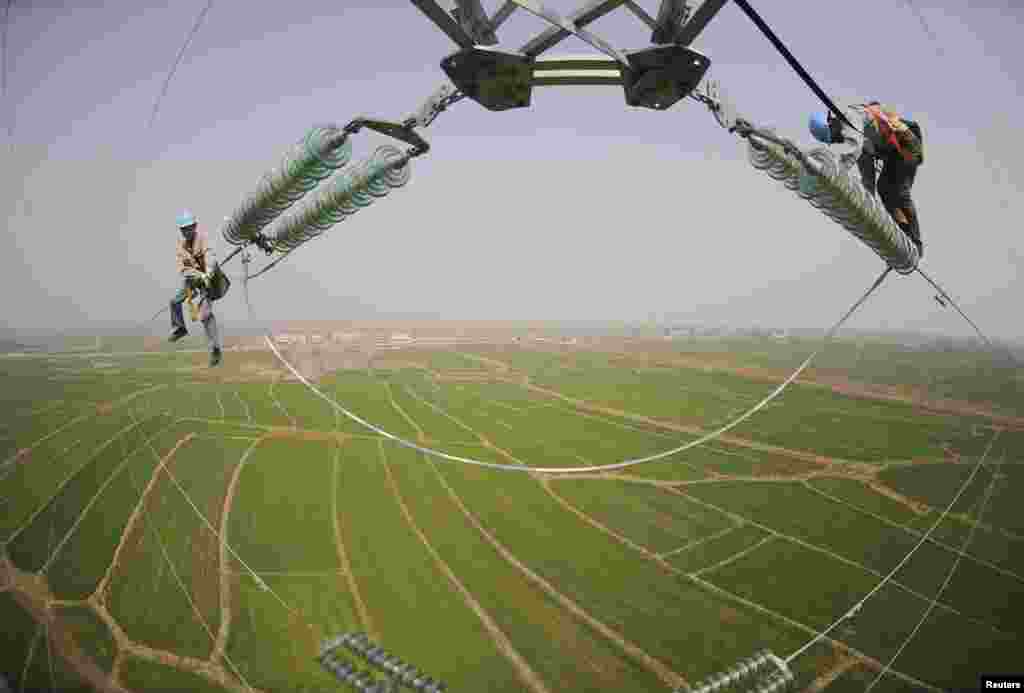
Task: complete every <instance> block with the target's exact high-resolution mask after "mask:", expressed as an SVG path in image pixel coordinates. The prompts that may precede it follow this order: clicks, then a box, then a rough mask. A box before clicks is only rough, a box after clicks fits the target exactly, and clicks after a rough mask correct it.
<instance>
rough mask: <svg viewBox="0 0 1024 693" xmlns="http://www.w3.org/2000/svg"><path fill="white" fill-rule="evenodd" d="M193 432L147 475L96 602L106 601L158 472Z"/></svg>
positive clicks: (97, 591)
mask: <svg viewBox="0 0 1024 693" xmlns="http://www.w3.org/2000/svg"><path fill="white" fill-rule="evenodd" d="M195 435H196V434H195V433H189V434H187V435H184V436H182V437H181V438H179V439H178V441H177V442H176V443H175V444H174V447H172V448H171V449H170V450H169V451H168V452H167V454H166V455H164V456H163V458H162V459H161V460H160V462H159V463H158V464H157V466H156V468H155V469H154V470H153V474H152V476H150V477H149V481H148V482H147V483H146V488H145V489H143V491H142V494H141V495H140V496H139V501H138V502H137V503H136V504H135V508H133V509H132V514H131V515H130V516H129V517H128V523H127V524H126V525H125V527H124V530H122V532H121V537H120V539H119V540H118V542H117V547H116V548H115V549H114V556H113V558H111V560H110V565H108V566H107V571H106V572H105V573H104V574H103V578H102V579H100V581H99V584H97V585H96V589H95V590H93V593H92V595H91V597H92V598H94V599H95V600H96V601H97V602H98V603H100V604H104V605H105V604H106V603H107V594H106V592H107V589H108V588H109V586H110V581H111V579H113V575H114V572H115V571H116V570H117V568H118V566H119V565H120V563H121V553H122V552H123V551H124V547H125V544H126V543H127V541H128V537H129V536H131V534H132V531H133V530H134V529H135V525H136V524H137V523H138V522H139V519H140V518H141V517H142V513H143V512H144V511H145V507H146V501H147V500H149V497H150V494H152V492H153V489H154V488H155V487H156V484H157V481H159V479H160V474H161V473H162V472H163V470H164V467H165V466H166V465H167V463H168V462H170V461H171V458H172V457H174V455H175V453H177V452H178V450H179V449H180V448H181V447H182V446H183V445H185V444H186V443H188V442H189V441H190V440H192V439H193V438H194V437H195Z"/></svg>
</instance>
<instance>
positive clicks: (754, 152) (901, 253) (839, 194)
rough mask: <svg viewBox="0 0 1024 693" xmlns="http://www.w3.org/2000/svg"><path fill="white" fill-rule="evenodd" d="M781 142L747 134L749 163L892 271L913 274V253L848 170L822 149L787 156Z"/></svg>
mask: <svg viewBox="0 0 1024 693" xmlns="http://www.w3.org/2000/svg"><path fill="white" fill-rule="evenodd" d="M782 142H783V140H780V139H779V138H778V136H777V135H775V133H774V132H773V131H771V130H764V131H754V132H752V133H751V134H750V136H749V138H748V145H749V146H748V153H749V155H750V163H751V164H752V165H753V166H754V168H757V169H759V170H762V171H765V172H766V173H768V175H769V176H771V177H772V178H774V179H775V180H778V181H780V182H782V183H783V184H784V185H785V186H786V188H788V189H789V190H792V191H793V192H795V193H797V194H798V195H799V196H800V197H802V198H804V199H805V200H807V201H808V202H810V203H811V205H812V206H814V207H816V208H817V209H820V210H821V211H822V212H823V213H824V214H825V215H826V216H827V217H829V218H830V219H832V220H833V221H835V222H836V223H838V224H839V225H840V226H842V227H843V228H844V229H846V230H847V231H849V232H850V233H851V234H853V235H854V236H856V237H857V238H858V239H860V240H861V241H862V242H864V244H866V245H867V246H868V247H869V248H871V249H872V250H874V251H875V253H877V254H878V256H879V257H881V258H882V259H883V260H885V262H886V263H888V265H889V266H890V267H892V268H893V269H895V270H896V271H897V272H901V273H904V274H906V273H908V272H912V271H913V270H914V268H915V267H916V266H917V262H918V259H919V258H918V252H917V248H915V247H914V246H913V244H911V242H910V239H908V238H907V236H906V234H904V233H903V231H902V230H901V229H900V228H899V227H898V226H897V225H896V222H894V221H893V220H892V217H891V216H890V215H889V212H888V211H886V209H885V207H884V206H883V205H882V204H881V202H879V201H878V198H876V197H875V196H874V195H869V194H868V193H867V191H866V190H865V189H864V187H863V186H862V185H861V184H860V182H859V181H858V180H856V179H855V178H854V176H853V174H852V173H851V171H850V169H849V168H847V167H845V166H842V165H840V163H839V162H838V161H837V159H836V157H835V155H834V154H832V152H830V151H829V150H828V149H825V148H820V149H814V150H812V151H810V152H808V153H806V154H803V153H802V152H801V154H800V155H797V154H794V153H793V150H795V151H800V150H799V149H797V148H796V146H795V145H792V144H790V145H789V146H790V147H791V148H792V149H791V150H789V151H787V147H786V146H783V144H782Z"/></svg>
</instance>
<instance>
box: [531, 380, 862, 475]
mask: <svg viewBox="0 0 1024 693" xmlns="http://www.w3.org/2000/svg"><path fill="white" fill-rule="evenodd" d="M514 384H516V385H520V386H521V387H524V388H526V389H527V390H532V391H534V392H540V393H542V394H545V395H548V396H549V397H554V398H556V399H560V400H562V401H564V402H569V403H570V404H573V405H575V406H577V407H579V408H581V409H585V410H587V411H592V412H597V413H600V414H605V415H608V416H613V417H616V418H619V419H626V420H629V421H636V422H639V423H645V424H648V425H651V426H654V427H656V428H661V429H664V430H667V431H675V432H677V433H686V434H689V435H694V436H701V435H706V434H707V431H706V430H704V429H702V428H700V427H699V426H688V425H684V424H677V423H673V422H671V421H664V420H661V419H655V418H652V417H649V416H644V415H643V414H637V413H635V412H629V411H626V410H624V409H616V408H613V407H605V406H603V405H600V404H595V403H594V402H591V401H589V400H585V399H579V398H576V397H570V396H568V395H564V394H562V393H561V392H558V391H557V390H552V389H550V388H546V387H542V386H540V385H535V384H533V383H532V382H529V380H527V381H526V382H515V383H514ZM716 440H719V441H721V442H723V443H727V444H729V445H734V446H736V447H741V448H750V449H751V450H759V451H761V452H772V453H775V454H778V455H781V456H784V457H791V458H794V459H799V460H804V461H806V462H813V463H815V464H820V465H823V466H829V465H832V464H835V463H837V462H838V463H840V464H848V463H850V462H851V460H844V459H840V458H836V457H824V456H822V455H816V454H814V453H813V452H809V451H806V450H794V449H792V448H784V447H780V446H777V445H771V444H770V443H760V442H758V441H755V440H749V439H747V438H737V437H736V436H733V435H729V434H722V435H720V436H718V437H717V438H716Z"/></svg>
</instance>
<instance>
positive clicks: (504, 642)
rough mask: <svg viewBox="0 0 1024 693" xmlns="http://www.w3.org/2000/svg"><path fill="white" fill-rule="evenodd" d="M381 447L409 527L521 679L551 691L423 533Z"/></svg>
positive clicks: (539, 692)
mask: <svg viewBox="0 0 1024 693" xmlns="http://www.w3.org/2000/svg"><path fill="white" fill-rule="evenodd" d="M377 446H378V449H379V451H380V461H381V464H382V466H383V467H384V474H385V476H386V477H387V480H388V485H389V486H390V487H391V493H392V494H393V496H394V498H395V500H396V501H397V502H398V507H399V508H400V509H401V511H402V516H403V517H404V518H405V522H406V524H407V525H408V526H409V528H410V529H412V530H413V532H414V533H415V534H416V536H417V537H418V538H419V540H420V542H421V543H422V544H423V546H424V548H426V549H427V551H428V552H429V553H430V556H431V558H433V559H434V562H435V563H436V564H437V567H438V568H440V569H441V572H442V573H443V574H444V576H445V577H446V578H448V582H450V583H451V584H452V586H454V587H455V589H456V591H458V593H459V594H460V595H461V596H462V600H463V602H464V603H465V604H466V606H468V607H469V608H470V610H472V611H473V613H474V614H476V617H477V618H478V619H480V623H481V624H482V625H483V627H484V629H485V630H487V632H488V633H489V634H490V636H491V640H493V642H494V645H495V646H496V647H497V649H498V651H499V652H500V653H501V654H502V655H503V656H504V657H505V658H506V659H507V660H508V661H509V663H511V664H512V668H513V669H515V671H516V673H517V674H518V675H519V678H520V680H521V681H522V682H523V683H524V684H526V686H527V688H529V690H531V691H533V692H534V693H551V691H550V689H549V688H548V687H547V685H546V684H545V683H544V680H543V679H542V678H541V677H540V675H539V674H537V672H536V671H534V670H533V667H531V666H530V664H529V662H527V661H526V660H525V659H524V658H523V656H522V655H521V654H519V651H518V650H516V648H515V646H514V645H513V644H512V641H511V640H509V638H508V636H507V635H506V634H505V632H504V631H502V630H501V627H500V626H499V625H498V624H497V623H496V622H495V621H494V619H493V618H492V617H491V615H490V614H489V613H488V612H487V610H486V609H484V607H483V605H482V604H481V603H480V602H479V601H478V600H477V599H476V597H474V596H473V593H472V592H470V591H469V589H468V588H467V587H466V586H465V585H464V584H463V583H462V581H461V580H459V578H458V576H457V575H456V574H455V573H454V571H452V569H451V566H449V565H448V562H447V561H445V560H444V558H443V557H442V556H441V554H440V553H438V551H437V549H435V548H434V546H433V545H432V544H431V543H430V539H429V538H428V537H427V535H426V534H425V533H424V532H423V530H422V529H421V528H420V526H419V525H418V524H417V523H416V519H415V518H414V517H413V515H412V512H411V511H410V510H409V506H408V505H406V503H405V499H404V498H402V492H401V490H400V489H399V488H398V484H397V483H396V482H395V478H394V475H393V474H392V473H391V467H390V465H389V464H388V458H387V452H386V451H385V450H384V441H383V440H380V441H378V443H377Z"/></svg>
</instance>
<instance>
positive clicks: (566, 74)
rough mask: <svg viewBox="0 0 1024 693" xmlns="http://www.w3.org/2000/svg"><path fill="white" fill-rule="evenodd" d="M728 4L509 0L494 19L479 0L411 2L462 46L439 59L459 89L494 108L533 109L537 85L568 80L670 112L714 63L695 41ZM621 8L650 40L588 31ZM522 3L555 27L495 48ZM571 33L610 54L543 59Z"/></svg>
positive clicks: (721, 1)
mask: <svg viewBox="0 0 1024 693" xmlns="http://www.w3.org/2000/svg"><path fill="white" fill-rule="evenodd" d="M725 1H726V0H704V1H703V2H697V3H693V2H685V1H684V0H661V4H660V7H659V10H658V13H657V15H656V17H654V18H652V17H651V15H649V14H648V13H647V12H646V11H645V10H644V9H643V8H642V7H640V5H639V4H638V3H636V2H633V1H629V0H592V1H591V2H589V3H587V4H586V5H584V6H583V7H582V8H580V9H579V10H577V11H576V12H574V13H572V14H571V15H569V16H568V17H562V16H561V15H559V14H558V13H557V12H555V11H554V10H552V9H550V8H548V7H546V6H545V5H544V4H543V3H541V2H539V1H538V0H508V1H507V2H505V3H504V4H503V5H502V6H501V8H500V9H499V10H498V11H497V12H496V13H495V15H494V16H493V17H492V18H490V19H488V18H487V15H486V13H485V12H484V10H483V7H482V6H481V5H480V2H479V0H457V1H452V2H447V3H445V4H446V5H448V7H447V9H445V8H442V7H441V6H440V5H439V4H438V2H437V1H436V0H412V3H413V4H414V5H415V6H416V7H418V8H419V9H420V10H421V11H422V12H423V13H424V14H425V15H426V16H427V17H428V18H429V19H430V20H431V21H432V22H434V24H435V25H437V27H438V28H440V29H441V30H442V31H443V32H444V33H445V34H447V35H448V37H449V38H451V39H452V41H454V42H455V43H456V44H458V46H459V48H460V50H459V51H458V52H456V53H453V54H452V55H449V56H447V57H445V58H444V59H443V60H442V61H441V68H442V69H443V70H444V71H445V74H447V75H448V77H449V79H451V80H452V83H453V84H454V85H455V86H456V87H457V88H458V89H459V91H460V92H462V93H463V94H464V95H466V96H468V97H469V98H471V99H473V100H474V101H476V102H477V103H479V104H481V105H482V106H484V107H485V108H487V109H489V110H492V111H503V110H507V109H511V108H523V107H527V106H529V105H530V103H531V97H532V93H533V88H534V87H536V86H553V85H570V84H613V85H621V86H622V88H623V91H624V94H625V98H626V103H628V104H629V105H630V106H635V107H641V108H652V109H657V110H664V109H667V108H670V107H671V106H672V105H674V104H675V103H677V102H678V101H679V100H680V99H682V98H684V97H686V96H687V95H688V94H690V93H691V92H692V91H693V90H694V89H695V88H696V87H697V85H698V84H699V83H700V80H701V78H702V77H703V76H704V73H705V72H706V71H707V69H708V67H709V66H710V64H711V61H710V60H709V59H708V58H707V57H706V56H704V55H702V54H701V53H699V52H697V51H695V50H693V49H691V48H689V44H690V43H692V42H693V40H694V39H695V38H696V37H697V36H698V35H699V34H700V32H701V31H703V29H704V28H705V27H706V26H707V24H708V22H710V21H711V19H712V18H713V17H714V16H715V14H717V13H718V11H719V10H720V9H721V8H722V6H723V5H724V4H725ZM694 5H695V7H694ZM620 7H624V8H626V9H627V10H629V11H630V12H632V13H633V14H634V15H636V17H637V18H639V19H640V21H641V22H643V23H644V24H646V25H647V26H648V27H649V28H650V29H651V44H652V45H650V46H648V47H647V48H642V49H638V50H628V51H622V50H619V49H617V48H615V47H614V46H612V45H610V44H609V43H608V42H606V41H605V40H604V39H602V38H601V37H599V36H597V35H596V34H594V33H592V32H591V31H589V30H588V29H586V26H587V25H588V24H591V23H593V22H594V21H596V20H597V19H600V18H601V17H603V16H604V15H606V14H608V13H610V12H612V11H614V10H616V9H618V8H620ZM520 8H521V9H524V10H526V11H527V12H530V13H531V14H534V15H536V16H538V17H540V18H542V19H543V20H545V21H546V22H548V23H549V24H550V26H549V27H548V28H547V29H545V30H544V31H543V32H541V33H540V34H538V35H537V36H535V37H534V38H532V39H530V40H529V41H527V42H526V43H525V44H524V45H523V46H522V47H521V48H520V49H519V50H517V51H509V50H501V49H498V48H494V47H493V46H495V45H497V43H498V41H497V35H496V32H497V29H498V27H500V26H501V24H502V23H503V22H504V21H505V20H506V19H507V18H508V17H509V16H510V15H511V14H512V13H513V12H514V11H515V10H516V9H520ZM569 36H576V37H577V38H579V39H581V40H583V41H585V42H586V43H588V44H590V45H591V46H593V47H594V48H596V49H597V50H598V51H600V52H601V53H604V54H605V55H606V56H608V57H607V58H603V57H599V56H587V57H566V56H562V57H558V58H555V59H550V60H545V59H542V58H541V57H540V55H541V54H542V53H544V52H545V51H547V50H549V49H551V48H553V47H554V46H556V45H557V44H558V43H560V42H561V41H562V40H564V39H565V38H567V37H569Z"/></svg>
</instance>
